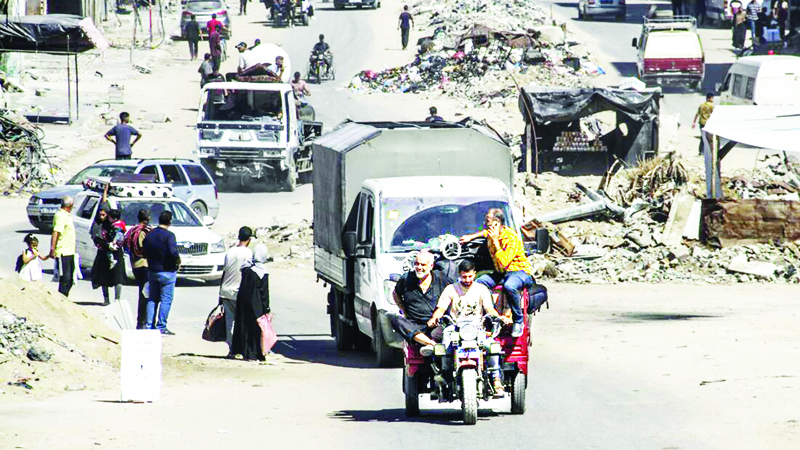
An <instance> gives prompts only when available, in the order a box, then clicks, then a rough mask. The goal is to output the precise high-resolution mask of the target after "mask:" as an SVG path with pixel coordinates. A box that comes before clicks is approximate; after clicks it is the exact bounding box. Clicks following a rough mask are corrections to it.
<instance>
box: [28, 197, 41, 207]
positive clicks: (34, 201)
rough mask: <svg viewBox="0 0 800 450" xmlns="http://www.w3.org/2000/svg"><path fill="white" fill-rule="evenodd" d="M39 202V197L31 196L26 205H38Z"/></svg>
mask: <svg viewBox="0 0 800 450" xmlns="http://www.w3.org/2000/svg"><path fill="white" fill-rule="evenodd" d="M39 200H40V199H39V197H37V196H35V195H33V196H31V199H30V200H28V204H29V205H38V204H39Z"/></svg>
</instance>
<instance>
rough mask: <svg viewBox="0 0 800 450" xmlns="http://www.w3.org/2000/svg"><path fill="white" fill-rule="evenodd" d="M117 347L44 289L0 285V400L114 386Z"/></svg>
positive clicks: (10, 282) (109, 335)
mask: <svg viewBox="0 0 800 450" xmlns="http://www.w3.org/2000/svg"><path fill="white" fill-rule="evenodd" d="M119 341H120V338H119V335H118V334H117V333H115V332H114V331H112V330H110V329H109V328H108V327H106V326H105V325H104V324H102V323H100V322H99V321H98V320H97V319H95V318H94V317H92V316H90V315H89V314H87V313H86V312H84V311H83V309H82V308H81V307H80V306H78V305H76V304H74V303H72V302H71V301H70V300H69V299H67V298H65V297H63V296H62V295H60V294H59V293H58V292H57V291H55V290H53V289H50V288H49V287H47V286H45V285H44V284H43V283H35V282H34V283H29V282H25V281H22V280H20V279H18V278H16V277H11V278H8V279H0V392H2V394H0V396H9V395H10V396H35V397H39V396H46V395H49V394H53V393H55V392H63V391H64V390H83V389H91V390H95V389H98V390H99V389H107V388H110V387H113V386H116V385H117V384H118V383H119V375H118V372H117V370H118V367H119V356H120V348H119V345H118V342H119Z"/></svg>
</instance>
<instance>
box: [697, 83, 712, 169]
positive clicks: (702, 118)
mask: <svg viewBox="0 0 800 450" xmlns="http://www.w3.org/2000/svg"><path fill="white" fill-rule="evenodd" d="M713 112H714V94H708V95H706V101H705V102H704V103H703V104H701V105H700V107H699V108H697V114H695V115H694V120H693V121H692V128H694V127H695V125H696V124H698V123H699V124H700V150H699V154H700V155H702V154H703V153H704V150H705V149H704V148H703V139H704V138H703V127H705V126H706V122H708V119H709V118H710V117H711V114H712V113H713ZM708 139H709V140H711V139H712V136H710V135H709V136H708ZM712 142H713V141H712ZM712 145H713V144H712Z"/></svg>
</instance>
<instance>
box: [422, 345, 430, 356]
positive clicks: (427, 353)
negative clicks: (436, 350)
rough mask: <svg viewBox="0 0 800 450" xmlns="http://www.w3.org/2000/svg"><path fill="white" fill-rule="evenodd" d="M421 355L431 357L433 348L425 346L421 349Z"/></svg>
mask: <svg viewBox="0 0 800 450" xmlns="http://www.w3.org/2000/svg"><path fill="white" fill-rule="evenodd" d="M419 354H420V355H422V356H431V355H432V354H433V346H432V345H423V346H422V348H421V349H419Z"/></svg>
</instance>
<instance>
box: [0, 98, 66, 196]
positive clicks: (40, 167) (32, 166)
mask: <svg viewBox="0 0 800 450" xmlns="http://www.w3.org/2000/svg"><path fill="white" fill-rule="evenodd" d="M42 137H43V136H42V135H41V129H39V128H37V127H35V126H33V125H32V124H31V123H30V122H28V120H27V119H25V117H23V116H20V115H18V114H14V113H11V112H8V111H5V112H2V113H0V183H2V185H3V190H4V191H5V192H6V193H7V195H8V194H9V193H11V192H15V193H19V192H22V191H23V190H25V191H29V192H30V191H33V190H38V189H39V188H41V187H42V186H43V185H46V184H52V183H53V182H54V179H53V173H54V166H53V164H52V163H51V162H50V160H49V158H48V156H47V153H46V152H45V150H44V148H43V146H42V142H41V139H42Z"/></svg>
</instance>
